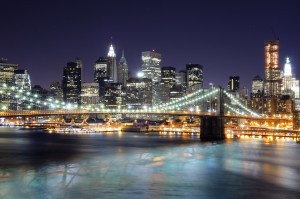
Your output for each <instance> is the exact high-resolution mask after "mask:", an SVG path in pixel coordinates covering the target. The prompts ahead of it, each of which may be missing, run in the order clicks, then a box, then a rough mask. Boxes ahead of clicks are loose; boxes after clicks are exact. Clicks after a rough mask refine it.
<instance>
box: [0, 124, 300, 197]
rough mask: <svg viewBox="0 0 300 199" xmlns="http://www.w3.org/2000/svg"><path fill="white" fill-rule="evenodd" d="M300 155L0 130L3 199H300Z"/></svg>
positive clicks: (277, 148)
mask: <svg viewBox="0 0 300 199" xmlns="http://www.w3.org/2000/svg"><path fill="white" fill-rule="evenodd" d="M266 143H268V144H266ZM299 152H300V144H297V143H294V142H276V141H274V142H271V143H270V142H269V141H267V142H266V141H264V140H255V139H253V140H237V141H234V140H226V141H224V142H205V143H201V142H199V137H197V136H186V135H185V136H182V135H167V134H164V135H159V134H155V133H152V134H137V133H123V134H119V133H110V134H93V135H57V134H56V135H50V134H46V133H42V132H33V131H20V130H16V129H5V128H1V129H0V163H1V164H0V198H241V197H243V198H299V194H300V191H299V187H300V161H299V160H300V153H299Z"/></svg>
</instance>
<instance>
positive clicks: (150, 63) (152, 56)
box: [142, 51, 161, 84]
mask: <svg viewBox="0 0 300 199" xmlns="http://www.w3.org/2000/svg"><path fill="white" fill-rule="evenodd" d="M142 72H143V73H144V77H145V78H149V79H151V80H152V83H153V84H154V83H158V82H160V80H161V54H160V53H157V52H155V51H145V52H142Z"/></svg>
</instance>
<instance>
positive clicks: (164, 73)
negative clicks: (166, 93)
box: [161, 66, 176, 88]
mask: <svg viewBox="0 0 300 199" xmlns="http://www.w3.org/2000/svg"><path fill="white" fill-rule="evenodd" d="M175 74H176V73H175V68H174V67H170V66H168V67H162V68H161V81H162V82H163V83H164V84H166V85H167V86H168V87H169V88H173V86H174V85H175V80H176V76H175Z"/></svg>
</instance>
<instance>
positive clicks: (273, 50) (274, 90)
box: [264, 39, 281, 98]
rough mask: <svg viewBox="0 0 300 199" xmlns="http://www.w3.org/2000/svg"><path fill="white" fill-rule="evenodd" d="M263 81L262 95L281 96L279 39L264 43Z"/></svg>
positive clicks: (269, 96)
mask: <svg viewBox="0 0 300 199" xmlns="http://www.w3.org/2000/svg"><path fill="white" fill-rule="evenodd" d="M264 48H265V83H264V96H265V97H267V98H272V97H280V96H281V77H280V67H279V40H278V39H277V40H274V41H266V42H265V45H264Z"/></svg>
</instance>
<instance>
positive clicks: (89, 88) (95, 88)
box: [81, 82, 99, 105]
mask: <svg viewBox="0 0 300 199" xmlns="http://www.w3.org/2000/svg"><path fill="white" fill-rule="evenodd" d="M98 103H99V84H98V83H97V82H84V83H82V84H81V104H82V105H96V104H98Z"/></svg>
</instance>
